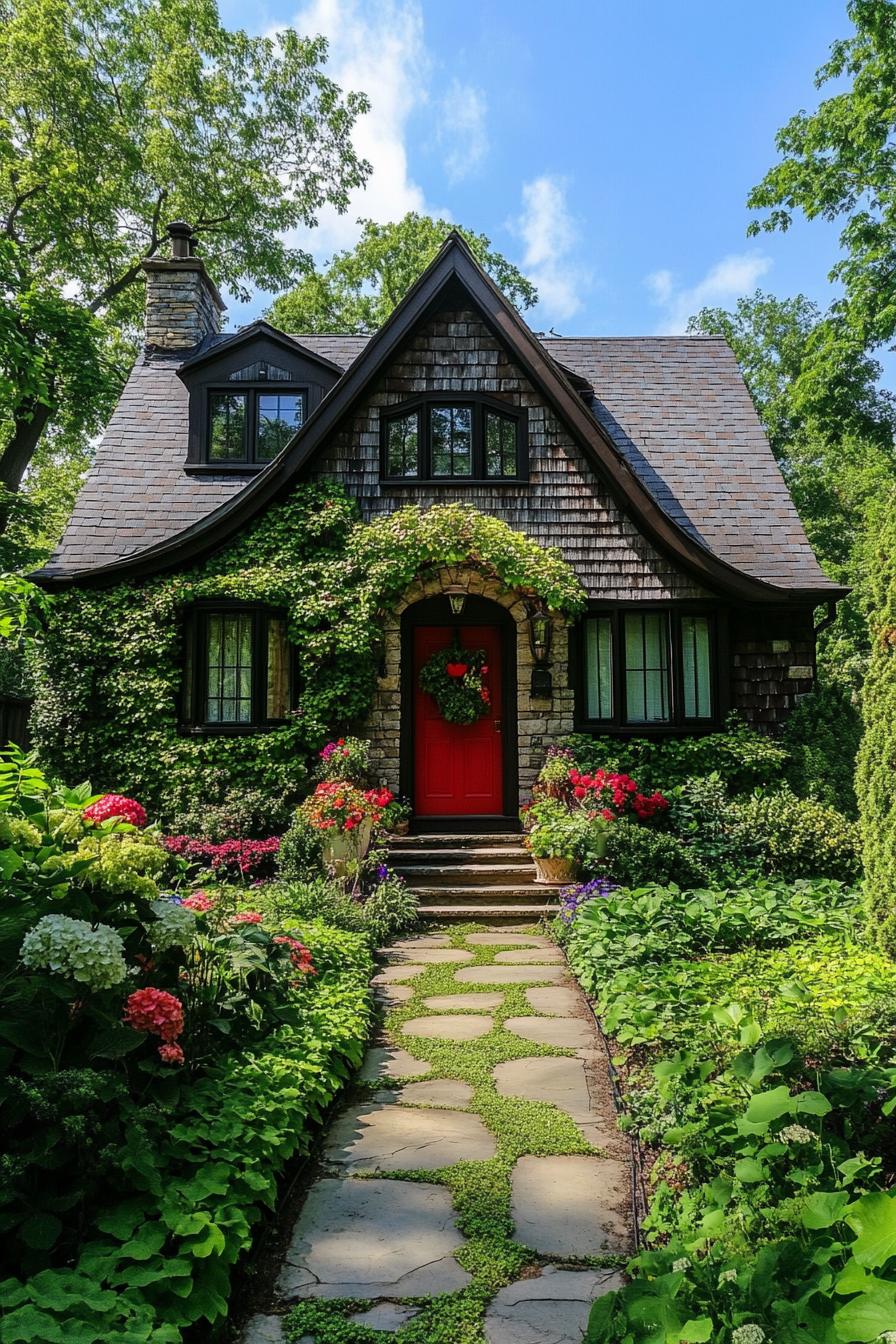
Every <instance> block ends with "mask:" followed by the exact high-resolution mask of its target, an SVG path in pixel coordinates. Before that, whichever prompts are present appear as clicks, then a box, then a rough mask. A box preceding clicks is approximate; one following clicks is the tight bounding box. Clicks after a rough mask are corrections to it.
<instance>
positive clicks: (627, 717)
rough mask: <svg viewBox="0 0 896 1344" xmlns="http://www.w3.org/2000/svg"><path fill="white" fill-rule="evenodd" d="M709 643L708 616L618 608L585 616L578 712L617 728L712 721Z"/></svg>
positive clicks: (711, 651)
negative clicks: (618, 609)
mask: <svg viewBox="0 0 896 1344" xmlns="http://www.w3.org/2000/svg"><path fill="white" fill-rule="evenodd" d="M714 650H715V640H714V631H713V618H712V617H711V616H706V615H693V614H689V613H681V614H680V613H678V612H676V611H669V610H666V611H658V610H653V611H651V610H646V611H632V610H622V611H615V612H607V613H605V614H601V615H597V616H589V617H586V619H585V621H584V622H583V624H582V629H581V658H580V668H581V671H580V678H581V686H582V693H581V697H580V706H579V712H580V715H581V717H582V718H583V720H585V721H586V722H588V723H595V724H597V723H603V724H605V725H607V726H611V725H615V726H617V727H620V728H622V727H629V726H631V727H633V728H639V727H643V728H651V727H654V728H663V727H668V726H670V725H674V724H685V725H686V724H688V723H695V724H696V723H700V722H703V723H708V722H711V721H712V720H713V719H714V718H715V717H716V703H715V689H714V686H715V678H714V657H715V653H714Z"/></svg>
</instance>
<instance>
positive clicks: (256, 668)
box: [33, 235, 841, 826]
mask: <svg viewBox="0 0 896 1344" xmlns="http://www.w3.org/2000/svg"><path fill="white" fill-rule="evenodd" d="M147 278H148V306H149V309H150V319H149V321H148V330H149V331H151V332H152V334H153V339H154V344H153V345H152V346H151V347H148V348H147V350H146V352H145V354H144V356H143V357H142V358H141V360H140V361H139V363H138V366H137V368H135V370H134V373H133V375H132V378H131V379H130V381H129V383H128V387H127V388H126V390H125V393H124V395H123V397H122V402H121V404H120V406H119V408H118V410H117V411H116V414H115V416H114V417H113V420H112V422H111V424H110V426H109V429H108V431H107V434H106V436H105V438H104V441H103V444H102V445H101V447H100V450H99V453H98V458H97V464H96V466H95V468H94V470H93V471H92V473H91V475H90V477H89V478H88V480H87V482H86V483H85V486H84V489H83V491H82V494H81V496H80V498H79V501H78V504H77V506H76V509H75V514H74V517H73V519H72V522H71V524H70V526H69V529H68V531H67V533H66V536H65V537H64V538H63V542H62V545H61V547H60V549H59V551H58V552H57V554H56V555H55V556H54V557H53V559H52V561H51V562H50V564H49V565H48V566H47V568H46V570H45V571H43V573H42V575H41V579H42V581H43V582H44V583H45V584H46V585H47V586H48V587H49V588H51V589H52V590H54V591H55V593H56V598H55V602H54V609H53V614H52V617H51V621H50V630H49V634H48V638H47V641H46V647H45V652H44V655H43V656H44V666H43V668H42V675H41V688H40V692H39V696H38V701H37V704H36V707H35V712H34V721H33V731H34V734H35V737H36V740H37V741H38V743H39V745H40V746H41V748H42V750H43V752H44V753H45V755H46V756H47V757H48V759H49V760H51V761H52V762H53V763H54V764H55V765H57V766H58V768H59V769H60V771H64V773H65V774H66V775H68V776H71V775H73V774H76V775H77V774H80V775H84V776H86V775H90V776H91V777H92V778H93V780H94V783H95V785H96V786H97V787H103V786H109V787H112V786H117V785H118V784H119V783H120V781H121V779H122V778H126V779H127V780H128V787H129V788H132V789H134V790H138V789H139V790H140V791H141V792H142V794H143V796H145V798H146V799H147V801H151V802H152V803H153V805H154V806H156V807H157V808H159V809H161V810H162V812H163V813H164V814H166V815H168V816H172V815H176V814H178V812H181V811H183V810H184V809H188V808H190V807H196V806H201V804H202V802H203V800H206V801H216V800H218V799H220V798H221V797H223V796H225V795H226V794H227V793H228V791H230V790H233V789H238V790H242V791H244V792H245V791H253V790H255V791H258V792H259V795H260V796H261V797H263V798H267V799H268V800H270V805H272V806H273V805H274V804H275V803H276V801H277V800H279V799H283V800H285V801H289V800H291V799H293V798H295V797H296V796H297V795H298V794H299V793H300V792H301V790H302V788H303V784H304V781H305V780H306V778H307V768H308V763H309V760H310V759H311V758H312V757H313V754H314V752H315V751H316V750H318V749H319V748H320V746H321V745H322V743H323V742H324V741H326V739H327V738H328V736H330V735H332V734H334V733H337V732H339V731H348V730H350V729H351V730H353V731H361V732H363V733H364V734H365V735H366V736H368V737H370V738H371V740H372V742H373V760H374V764H375V767H376V769H377V772H378V774H379V775H380V777H381V778H382V780H383V781H384V782H385V783H387V784H389V785H390V787H392V788H393V789H396V790H397V791H399V792H401V793H403V794H404V795H406V796H407V797H408V798H409V800H410V801H411V804H412V806H413V808H414V811H415V815H416V818H417V822H418V824H426V825H443V824H445V825H448V824H450V825H461V826H464V825H467V824H470V823H473V824H477V825H481V826H491V825H496V824H501V825H503V824H506V825H512V824H513V823H514V820H515V817H516V812H517V807H518V804H519V799H520V797H521V796H522V794H524V793H525V792H526V790H527V789H528V787H529V785H530V784H531V781H532V778H533V777H534V773H535V772H536V770H537V768H538V764H539V763H540V760H541V759H542V758H543V754H544V750H545V748H546V747H547V746H549V745H550V743H551V742H552V741H555V740H557V739H558V738H560V737H562V736H564V735H565V734H567V733H569V732H572V731H582V730H584V731H589V732H594V733H598V734H600V733H606V734H612V735H617V736H625V735H637V736H645V735H648V736H649V735H659V736H662V735H668V734H685V733H700V732H707V731H710V730H712V729H713V728H716V727H718V725H719V724H720V723H722V722H723V721H724V719H725V718H726V716H727V715H728V714H729V713H730V712H731V711H732V710H735V711H738V712H739V713H740V714H741V716H742V717H743V718H745V719H746V720H747V721H749V722H751V723H753V724H755V725H757V726H760V727H765V728H768V729H769V730H771V731H774V730H775V729H776V728H777V727H778V726H780V724H782V723H783V721H784V720H785V718H786V715H787V714H788V712H789V711H790V709H791V708H792V707H793V706H794V705H795V704H796V703H797V702H798V700H799V698H800V696H801V695H803V694H804V693H805V692H807V691H808V690H810V689H811V687H812V684H813V678H814V622H815V621H816V620H817V618H818V613H819V610H820V611H821V612H823V611H824V608H825V606H828V605H829V604H831V603H832V602H833V601H835V600H836V598H837V596H838V595H839V593H840V591H841V590H839V589H837V588H836V587H835V586H834V585H833V584H831V583H830V581H829V580H827V578H826V577H825V575H824V574H823V573H822V571H821V570H820V569H819V567H818V565H817V563H816V561H815V558H814V556H813V555H812V552H811V549H810V548H809V545H808V542H807V541H806V538H805V536H804V534H803V532H802V528H801V527H800V524H799V520H798V518H797V516H796V513H795V510H794V509H793V505H792V503H791V501H790V499H789V496H788V495H787V491H786V486H785V485H784V482H783V480H782V478H781V476H780V472H779V471H778V468H777V466H776V464H775V462H774V460H773V458H772V456H771V452H770V449H769V447H768V444H767V442H766V441H765V438H764V435H763V434H762V430H761V428H760V427H759V423H758V420H757V419H756V416H755V412H754V411H753V408H752V405H751V403H750V400H749V397H748V394H747V392H746V389H745V388H744V386H743V383H742V380H741V379H740V376H739V374H738V372H737V369H736V365H735V364H734V361H733V356H732V355H731V352H730V351H729V350H728V348H727V346H725V345H724V343H723V342H721V341H719V340H717V339H716V338H693V337H688V338H680V339H679V338H674V339H673V338H666V339H652V340H651V339H649V340H645V341H631V342H613V341H607V340H603V341H601V340H597V339H595V340H586V339H584V338H583V339H580V340H573V339H568V340H564V339H545V338H538V337H536V335H535V334H534V333H532V332H531V331H530V330H529V329H528V327H526V325H525V323H523V321H522V319H521V318H520V316H519V314H517V313H516V312H515V311H514V310H513V309H512V308H510V306H509V305H508V304H507V302H506V300H504V299H503V297H502V296H501V295H500V293H499V292H498V291H497V290H496V289H495V287H494V285H493V284H492V282H491V281H490V280H489V279H488V277H487V276H485V275H484V273H483V272H482V271H481V270H480V268H479V267H478V266H477V264H476V262H475V260H474V259H473V258H472V256H471V255H470V254H469V252H468V251H467V249H466V247H465V245H464V244H463V242H462V240H460V239H459V238H458V237H456V236H454V235H452V237H450V238H449V239H448V240H447V241H446V244H445V247H444V248H443V249H442V252H441V253H440V254H439V256H438V257H437V258H436V260H435V261H434V262H433V264H432V266H431V267H430V268H429V270H428V271H427V272H426V273H425V275H424V276H423V277H422V278H421V280H420V281H418V283H417V284H416V285H415V286H414V287H413V288H412V290H411V292H410V293H409V295H408V296H407V297H406V299H405V300H404V301H403V303H402V304H400V305H399V307H398V309H397V310H396V312H395V313H394V314H393V316H392V318H390V320H389V321H388V322H387V323H386V324H385V325H384V327H383V328H381V329H380V331H378V332H377V333H374V334H372V335H371V336H370V337H369V338H368V337H340V336H338V335H334V336H332V337H327V336H317V337H301V336H298V337H292V336H289V335H287V334H285V333H282V332H278V331H276V330H274V329H273V328H271V327H269V326H267V325H266V324H264V323H256V324H253V325H252V326H251V327H250V328H246V329H244V330H243V331H241V332H238V333H235V334H234V335H231V336H222V335H221V334H220V333H219V332H218V331H217V329H216V327H217V313H218V312H219V305H218V301H217V297H216V291H214V287H213V286H212V284H211V281H210V280H209V278H208V276H207V275H206V273H205V270H204V267H203V264H202V262H201V261H200V260H199V259H198V258H197V257H195V256H194V255H192V253H191V252H189V251H188V252H187V253H186V254H185V255H181V256H178V257H174V258H172V259H171V260H170V261H169V262H168V263H162V262H160V261H156V262H154V263H153V266H152V268H150V270H149V273H148V277H147ZM162 319H164V320H162ZM197 322H199V323H200V324H204V326H203V328H202V329H203V330H204V331H205V335H204V336H203V338H202V339H201V340H200V341H199V342H198V344H197V342H196V324H197ZM449 647H450V649H451V650H452V651H453V652H452V657H451V658H450V659H448V660H447V661H446V666H448V667H449V668H453V669H454V672H453V673H452V675H456V676H458V677H459V678H460V679H462V678H463V677H464V676H465V675H467V674H468V673H469V675H470V676H471V682H470V685H473V684H474V683H473V681H472V671H471V669H476V677H477V680H476V681H475V687H476V691H477V693H480V694H482V696H483V706H484V708H483V711H482V713H481V714H479V715H478V716H476V717H475V722H465V723H451V722H448V721H446V720H445V718H444V716H442V715H439V714H438V712H437V710H436V700H435V699H434V698H433V697H432V696H430V695H427V693H426V692H425V691H424V690H423V689H422V688H421V686H420V683H419V675H420V671H421V668H422V666H423V663H424V661H425V660H427V659H431V658H432V657H433V655H434V654H437V653H438V652H439V650H440V649H441V650H444V649H445V648H449ZM455 654H456V656H455ZM465 656H466V660H467V661H466V662H465V661H464V658H465ZM482 668H484V669H485V671H484V673H483V676H482V677H481V678H479V669H482ZM113 772H114V778H113V777H112V774H113Z"/></svg>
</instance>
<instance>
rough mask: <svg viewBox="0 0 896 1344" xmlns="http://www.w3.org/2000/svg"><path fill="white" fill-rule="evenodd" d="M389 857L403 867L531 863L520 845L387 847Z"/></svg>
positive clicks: (526, 852)
mask: <svg viewBox="0 0 896 1344" xmlns="http://www.w3.org/2000/svg"><path fill="white" fill-rule="evenodd" d="M389 857H390V858H391V859H393V860H394V862H395V864H396V865H398V866H400V867H402V868H404V867H408V868H410V867H414V868H416V867H417V866H418V865H420V866H423V867H428V866H434V865H438V866H439V867H442V866H445V867H448V866H452V867H455V866H456V865H458V864H461V863H464V864H466V863H489V864H509V865H516V864H518V863H522V862H523V860H525V861H526V862H527V863H531V862H532V860H531V859H530V857H529V854H528V851H527V850H525V849H523V847H522V845H504V846H503V847H502V846H498V845H483V846H481V847H478V848H475V849H474V848H472V847H470V848H469V849H396V847H395V846H394V845H390V847H389Z"/></svg>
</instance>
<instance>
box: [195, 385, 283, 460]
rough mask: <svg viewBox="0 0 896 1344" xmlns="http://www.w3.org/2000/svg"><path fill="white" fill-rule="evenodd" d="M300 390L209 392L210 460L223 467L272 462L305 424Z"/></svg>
mask: <svg viewBox="0 0 896 1344" xmlns="http://www.w3.org/2000/svg"><path fill="white" fill-rule="evenodd" d="M305 401H306V394H305V392H304V391H303V390H301V389H299V388H294V387H293V388H285V387H283V386H282V385H281V386H279V387H270V386H267V387H266V386H262V387H257V388H251V387H250V388H245V389H243V388H240V390H239V391H235V390H233V389H232V388H227V389H226V390H218V389H215V390H214V391H211V392H209V397H208V433H207V440H206V442H207V453H206V457H207V460H208V461H209V462H210V463H212V464H214V463H220V464H221V465H223V466H233V465H235V464H247V465H255V464H263V463H265V462H271V461H272V460H273V459H274V458H275V457H276V456H277V454H278V453H279V452H281V451H282V450H283V449H284V448H285V447H286V445H287V444H288V443H289V441H290V439H291V438H292V436H293V435H294V434H295V432H296V431H297V430H298V429H301V427H302V425H303V423H304V420H305Z"/></svg>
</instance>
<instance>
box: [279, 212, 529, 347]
mask: <svg viewBox="0 0 896 1344" xmlns="http://www.w3.org/2000/svg"><path fill="white" fill-rule="evenodd" d="M360 223H361V226H362V228H361V237H360V239H359V240H358V242H357V243H356V244H355V246H354V248H352V250H351V251H346V252H337V253H335V254H334V255H333V256H332V257H331V258H330V260H329V262H328V263H327V266H326V267H325V269H324V270H323V271H315V270H311V271H309V273H308V274H306V275H305V277H304V278H303V279H302V280H301V281H300V283H299V284H298V285H297V286H296V288H295V289H292V290H290V291H289V293H288V294H282V295H281V296H280V297H279V298H278V299H275V300H274V303H273V304H272V306H271V309H270V312H269V313H268V317H269V319H270V321H271V322H273V324H274V325H275V326H277V327H280V329H281V330H283V331H291V332H297V333H298V332H316V331H349V332H361V333H364V332H369V331H376V330H377V328H378V327H381V326H382V324H383V323H384V322H385V321H386V318H387V317H388V316H389V314H390V313H391V312H392V310H393V308H394V307H395V306H396V304H398V303H399V302H400V301H401V299H403V298H404V296H405V294H406V293H407V292H408V290H409V289H410V288H411V286H412V285H413V283H414V281H415V280H417V279H418V278H419V276H420V275H422V273H423V271H425V270H426V267H427V266H428V265H429V263H430V262H431V261H432V260H433V258H434V257H435V255H436V253H437V252H438V250H439V248H440V247H441V246H442V244H443V243H444V241H445V239H446V238H447V237H448V234H449V233H450V232H451V230H452V229H455V230H456V231H457V232H458V233H460V234H461V235H462V237H463V238H464V241H465V242H466V243H467V245H468V247H469V248H470V250H471V251H472V253H473V255H474V256H475V257H476V259H477V261H478V262H479V263H480V265H481V266H483V267H484V268H485V270H486V271H487V272H488V273H489V275H490V276H491V277H492V279H493V280H494V281H495V283H496V284H497V285H498V286H499V288H500V289H502V290H503V291H504V293H505V294H506V296H507V298H508V299H510V301H511V303H513V304H515V305H516V306H517V308H530V307H531V306H532V304H533V303H535V302H536V300H537V298H538V295H537V293H536V290H535V287H534V286H533V285H532V284H531V283H530V282H529V281H528V280H527V279H526V278H525V276H523V275H521V274H520V272H519V271H518V270H517V268H516V267H515V266H514V265H513V264H512V262H509V261H508V260H507V259H506V257H503V256H502V255H501V254H500V252H495V251H493V250H492V245H491V243H490V241H489V239H488V238H486V237H485V235H484V234H482V233H474V232H473V231H472V230H471V229H464V228H460V227H459V226H458V225H456V224H449V223H448V222H447V220H444V219H433V218H431V217H430V216H429V215H418V214H416V213H414V212H411V213H409V214H407V215H405V216H404V218H403V219H400V220H398V221H397V222H395V223H390V224H377V223H376V222H375V221H374V220H372V219H362V220H361V221H360Z"/></svg>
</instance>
